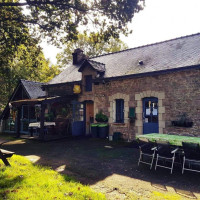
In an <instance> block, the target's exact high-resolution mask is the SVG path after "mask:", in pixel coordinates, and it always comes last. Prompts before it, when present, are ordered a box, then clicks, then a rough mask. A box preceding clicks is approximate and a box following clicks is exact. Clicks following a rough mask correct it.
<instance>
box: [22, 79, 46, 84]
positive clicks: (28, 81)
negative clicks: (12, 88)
mask: <svg viewBox="0 0 200 200" xmlns="http://www.w3.org/2000/svg"><path fill="white" fill-rule="evenodd" d="M20 81H25V82H32V83H41V84H46V83H43V82H39V81H31V80H25V79H20Z"/></svg>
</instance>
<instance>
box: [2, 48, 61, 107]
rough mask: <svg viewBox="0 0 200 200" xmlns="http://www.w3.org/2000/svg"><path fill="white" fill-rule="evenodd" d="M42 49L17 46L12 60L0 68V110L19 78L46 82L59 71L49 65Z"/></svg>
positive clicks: (57, 68) (56, 67)
mask: <svg viewBox="0 0 200 200" xmlns="http://www.w3.org/2000/svg"><path fill="white" fill-rule="evenodd" d="M49 65H50V64H49V61H48V60H46V59H45V57H44V54H43V52H42V50H41V49H40V48H39V47H37V46H36V45H33V46H25V45H20V46H18V48H17V50H16V52H15V54H14V56H13V59H12V62H9V65H7V66H4V67H1V68H0V84H1V87H0V111H2V110H3V108H4V106H5V105H6V103H7V101H8V99H9V97H10V95H11V94H12V92H13V90H14V88H15V87H16V85H17V83H18V81H19V80H20V79H26V80H32V81H39V82H48V81H50V80H51V79H52V78H53V77H54V76H55V75H57V74H59V73H60V70H59V67H58V66H50V67H49Z"/></svg>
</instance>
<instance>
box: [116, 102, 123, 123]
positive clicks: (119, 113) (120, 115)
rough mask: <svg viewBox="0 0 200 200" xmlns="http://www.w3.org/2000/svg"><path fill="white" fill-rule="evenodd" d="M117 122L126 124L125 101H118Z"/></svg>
mask: <svg viewBox="0 0 200 200" xmlns="http://www.w3.org/2000/svg"><path fill="white" fill-rule="evenodd" d="M116 122H117V123H123V122H124V100H123V99H116Z"/></svg>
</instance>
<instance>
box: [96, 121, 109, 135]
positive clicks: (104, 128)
mask: <svg viewBox="0 0 200 200" xmlns="http://www.w3.org/2000/svg"><path fill="white" fill-rule="evenodd" d="M98 133H99V137H100V138H106V137H108V124H99V125H98Z"/></svg>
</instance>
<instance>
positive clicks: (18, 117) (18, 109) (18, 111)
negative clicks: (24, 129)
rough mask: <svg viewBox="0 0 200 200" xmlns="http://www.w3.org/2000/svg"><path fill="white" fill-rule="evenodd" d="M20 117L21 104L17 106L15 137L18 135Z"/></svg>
mask: <svg viewBox="0 0 200 200" xmlns="http://www.w3.org/2000/svg"><path fill="white" fill-rule="evenodd" d="M20 118H21V106H20V107H18V108H17V120H16V121H17V130H16V137H20V123H21V122H20Z"/></svg>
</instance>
